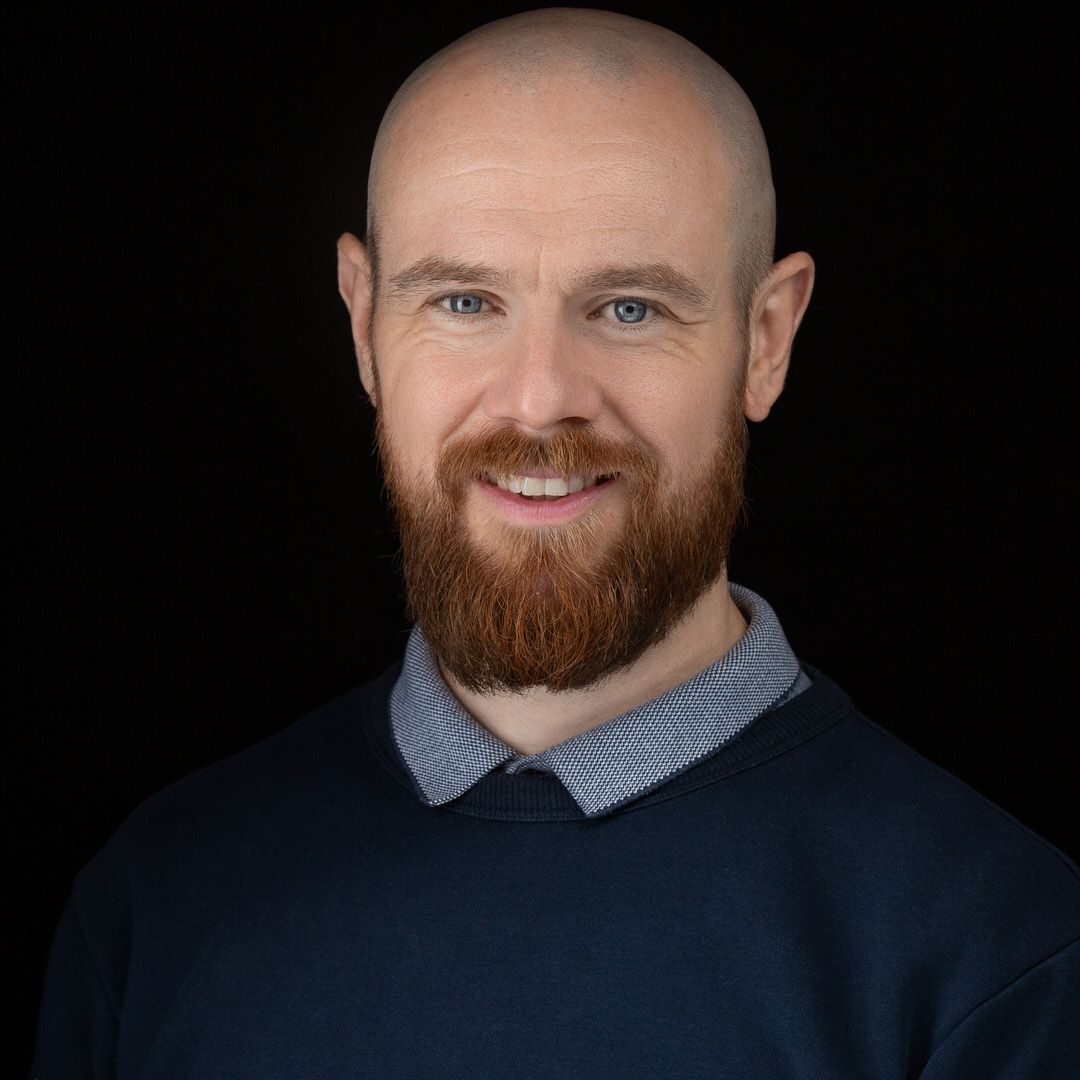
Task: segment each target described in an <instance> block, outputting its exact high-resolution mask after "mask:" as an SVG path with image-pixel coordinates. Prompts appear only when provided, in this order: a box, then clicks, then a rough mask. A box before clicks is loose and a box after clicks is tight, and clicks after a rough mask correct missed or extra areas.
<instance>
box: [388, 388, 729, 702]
mask: <svg viewBox="0 0 1080 1080" xmlns="http://www.w3.org/2000/svg"><path fill="white" fill-rule="evenodd" d="M740 401H741V395H735V397H734V404H735V405H738V404H739V402H740ZM376 437H377V442H378V449H379V456H380V460H381V461H382V466H383V471H384V475H385V478H386V486H387V491H388V493H389V495H390V499H391V503H392V506H393V509H394V514H395V517H396V519H397V524H398V530H399V533H400V536H401V545H402V569H403V574H404V579H405V589H406V598H407V601H408V607H409V613H410V615H411V617H412V618H413V619H414V620H415V622H416V623H417V624H418V625H419V627H420V631H421V633H423V635H424V638H425V640H426V641H427V643H428V645H429V646H430V647H431V649H432V651H433V652H434V654H435V656H436V657H437V658H438V660H439V662H440V664H441V665H442V666H443V669H444V671H446V672H448V673H449V674H450V675H452V676H453V678H454V679H456V680H457V681H458V683H460V685H462V686H463V687H466V688H467V689H470V690H473V691H476V692H490V691H507V690H510V691H514V690H523V689H525V688H527V687H531V686H545V687H547V688H549V689H551V690H574V689H581V688H583V687H586V686H591V685H594V684H595V683H597V682H599V681H600V680H601V679H603V678H605V677H606V676H608V675H610V674H612V673H613V672H615V671H617V670H619V669H620V668H622V667H625V666H626V665H628V664H630V663H632V662H633V661H634V660H636V659H637V658H638V657H639V656H641V654H642V653H643V652H645V650H646V649H648V648H649V647H650V646H652V645H655V644H656V643H658V642H659V641H661V640H662V639H663V638H664V637H665V636H666V635H667V634H668V633H669V632H670V631H671V629H672V628H673V627H674V626H675V625H677V624H678V622H679V621H680V620H681V619H682V618H683V617H684V616H685V615H686V614H687V613H688V611H689V610H690V609H691V608H692V606H693V604H694V603H695V601H696V600H697V599H698V598H699V597H700V596H701V595H702V594H703V593H704V592H705V591H706V590H707V589H708V588H709V586H710V585H712V584H713V583H714V582H715V581H716V580H717V578H718V577H719V576H720V574H721V573H722V572H723V570H724V567H725V565H726V561H727V556H728V550H729V548H730V544H731V539H732V536H733V534H734V531H735V528H736V526H737V524H738V521H739V519H740V516H741V514H742V510H743V475H744V471H745V460H746V444H747V435H746V423H745V420H744V419H743V417H742V412H741V409H738V408H733V409H732V412H731V414H730V415H729V416H728V417H727V419H726V422H725V424H724V430H723V432H722V433H721V437H720V439H719V440H718V443H717V446H716V450H715V453H714V455H713V458H712V459H711V460H709V461H706V462H704V463H703V464H702V467H701V468H700V469H699V470H697V472H696V473H695V475H692V476H690V477H687V478H686V479H684V481H683V482H682V483H681V484H679V485H678V486H677V487H676V488H675V489H674V490H672V489H668V488H666V487H665V486H664V485H662V484H661V469H660V463H659V461H658V460H657V458H656V456H655V455H654V454H653V453H651V452H650V451H649V450H647V449H646V448H645V447H643V446H641V445H639V444H636V443H633V442H628V441H616V440H610V439H605V438H602V437H600V436H597V435H596V434H595V433H593V432H591V431H590V430H589V429H587V428H585V427H570V428H565V429H563V430H561V431H560V432H558V433H557V434H556V435H554V436H552V437H551V438H549V439H547V440H544V441H542V442H541V441H537V440H534V439H530V438H528V437H527V436H525V435H523V434H521V433H520V432H518V431H516V430H514V429H512V428H505V427H504V428H497V429H494V430H491V431H488V432H485V433H482V434H479V435H475V436H469V437H461V438H458V439H456V440H455V441H454V442H452V443H451V444H449V445H448V446H447V447H446V448H445V450H444V451H443V452H442V454H441V455H440V458H439V461H438V464H437V466H436V470H435V477H434V478H433V479H431V480H428V481H427V482H426V483H422V482H421V480H420V479H419V478H413V479H411V480H410V479H409V478H406V477H403V476H402V475H400V471H399V470H398V468H397V467H396V464H395V457H394V453H393V448H392V444H391V439H390V436H389V433H388V432H387V431H386V430H385V426H384V424H383V422H382V416H381V414H379V413H377V414H376ZM530 469H551V470H553V471H555V472H556V474H557V475H561V476H569V475H574V474H577V475H586V476H592V475H610V474H618V480H619V483H620V485H622V486H623V488H624V492H623V497H624V499H625V502H626V504H627V517H626V523H625V526H624V528H622V529H621V531H620V532H619V534H618V535H616V536H612V535H610V534H611V527H610V520H608V521H605V520H604V515H603V514H602V513H601V512H600V511H599V510H596V511H590V512H587V513H586V514H585V515H583V517H582V518H581V519H579V520H575V521H572V522H569V523H567V524H565V525H561V526H558V527H552V528H529V527H520V528H518V527H512V526H505V527H504V528H502V529H501V530H496V532H495V533H494V535H489V536H488V537H487V539H486V541H485V542H480V541H478V540H477V539H476V538H474V537H473V536H472V535H470V532H469V526H468V522H467V520H466V514H465V502H466V495H467V486H468V484H469V483H470V482H472V481H474V480H476V479H480V478H482V477H484V476H487V475H490V474H491V473H495V474H502V475H506V474H512V473H522V472H527V471H529V470H530Z"/></svg>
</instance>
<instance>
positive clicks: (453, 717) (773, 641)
mask: <svg viewBox="0 0 1080 1080" xmlns="http://www.w3.org/2000/svg"><path fill="white" fill-rule="evenodd" d="M729 589H730V592H731V598H732V599H733V600H734V601H735V603H736V604H737V605H738V607H739V610H740V611H741V612H742V614H743V617H744V618H745V619H746V621H747V629H746V633H744V634H743V636H742V637H741V638H740V639H739V640H738V641H737V642H736V643H735V645H734V646H733V647H732V648H731V649H730V650H729V651H728V652H727V653H725V654H724V656H722V657H721V658H720V659H719V660H717V661H716V662H715V663H713V664H710V665H709V666H708V667H707V668H705V669H704V670H703V671H699V672H698V673H697V674H696V675H694V676H692V677H691V678H690V679H688V680H687V681H686V682H684V683H681V684H680V685H679V686H676V687H674V688H673V689H671V690H668V691H667V692H666V693H664V694H661V696H660V697H658V698H656V699H654V700H653V701H649V702H647V703H646V704H644V705H639V706H638V707H637V708H635V709H631V710H630V712H627V713H624V714H623V715H622V716H617V717H616V718H615V719H613V720H609V721H607V722H606V723H604V724H600V725H599V726H597V727H594V728H591V729H590V730H589V731H585V732H582V733H581V734H580V735H575V736H573V737H572V738H570V739H567V740H565V741H564V742H561V743H558V744H557V745H555V746H552V747H549V748H548V749H547V750H544V751H542V752H541V753H539V754H529V755H525V754H519V753H518V752H517V751H515V750H513V749H512V748H511V747H509V746H507V745H506V744H505V743H504V742H502V740H501V739H498V738H496V737H495V736H494V735H493V734H492V733H491V732H490V731H488V730H487V729H486V728H484V727H483V726H482V725H481V724H480V723H479V722H478V721H477V720H475V719H474V718H473V717H472V716H471V715H470V714H469V713H468V712H467V711H466V710H465V708H464V707H463V706H462V705H461V703H460V702H459V701H458V700H457V698H455V697H454V695H453V694H452V693H451V691H450V689H449V688H448V687H447V685H446V682H445V681H444V680H443V678H442V675H441V674H440V672H439V668H438V664H437V663H436V660H435V657H434V656H433V655H432V652H431V649H430V647H429V646H428V644H427V642H426V641H425V640H424V638H423V636H422V635H421V633H420V632H419V630H418V629H417V628H415V627H414V628H413V630H412V633H411V634H410V636H409V641H408V645H407V646H406V649H405V663H404V666H403V668H402V671H401V675H400V676H399V677H398V680H397V682H396V683H395V685H394V689H393V692H392V693H391V696H390V723H391V726H392V728H393V732H394V738H395V741H396V742H397V746H398V749H399V751H400V752H401V756H402V758H403V759H404V761H405V764H406V765H407V767H408V769H409V771H410V773H411V774H412V777H413V780H414V782H415V784H416V787H417V792H418V794H419V795H420V797H421V798H422V799H423V801H424V802H426V803H427V804H428V805H429V806H442V805H443V804H445V803H448V802H451V801H453V800H454V799H456V798H457V797H458V796H459V795H461V794H462V793H463V792H465V791H467V790H468V789H469V788H470V787H472V786H473V784H475V783H476V782H477V781H478V780H480V779H481V778H482V777H484V776H486V775H487V774H488V773H489V772H491V771H492V770H494V769H502V770H504V771H505V772H508V773H517V772H520V771H521V770H523V769H539V770H541V771H545V772H549V773H552V774H553V775H555V776H556V777H558V779H559V780H560V781H561V782H562V783H563V786H564V787H565V788H566V790H567V791H568V792H569V793H570V795H571V796H572V797H573V799H574V801H575V802H576V803H577V804H578V806H579V807H580V808H581V810H582V811H583V812H584V813H585V814H586V815H587V816H589V817H593V816H596V815H599V814H602V813H604V812H606V811H608V810H611V809H613V808H614V807H615V806H617V805H620V804H622V803H624V802H626V801H628V800H629V799H631V798H636V797H638V796H639V795H642V794H644V793H645V792H646V791H648V790H650V789H652V788H654V787H656V786H658V785H659V784H661V783H663V782H665V781H667V780H669V779H671V778H672V777H673V776H675V775H676V774H678V773H680V772H683V771H684V770H685V769H687V768H689V767H690V766H691V765H693V764H694V763H695V762H697V761H700V760H701V759H702V758H703V757H705V756H706V755H708V754H710V753H712V752H713V751H714V750H716V749H717V748H718V747H720V746H722V745H723V744H724V743H726V742H728V741H729V740H731V739H732V738H733V737H734V736H735V735H737V734H738V733H739V732H740V731H741V730H742V729H743V728H745V727H746V726H747V725H748V724H750V723H751V722H752V721H754V720H755V719H757V717H759V716H760V715H761V714H762V713H764V712H767V711H768V710H769V709H771V708H773V707H774V706H777V705H780V704H782V703H784V702H785V701H787V700H789V699H790V698H792V697H794V696H795V695H796V694H798V693H801V692H802V691H803V690H804V689H806V687H807V686H809V685H810V680H809V678H807V676H806V675H805V674H804V673H803V672H802V671H801V670H800V669H799V662H798V660H797V659H796V658H795V654H794V653H793V652H792V651H791V646H790V645H788V642H787V638H786V637H785V636H784V631H783V630H782V629H781V627H780V622H779V620H778V619H777V617H776V614H775V613H774V612H773V610H772V608H771V607H769V605H768V604H767V603H766V602H765V601H764V600H763V599H762V598H761V597H760V596H758V595H757V594H756V593H754V592H751V590H750V589H747V588H745V587H743V586H741V585H736V584H734V583H730V584H729Z"/></svg>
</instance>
